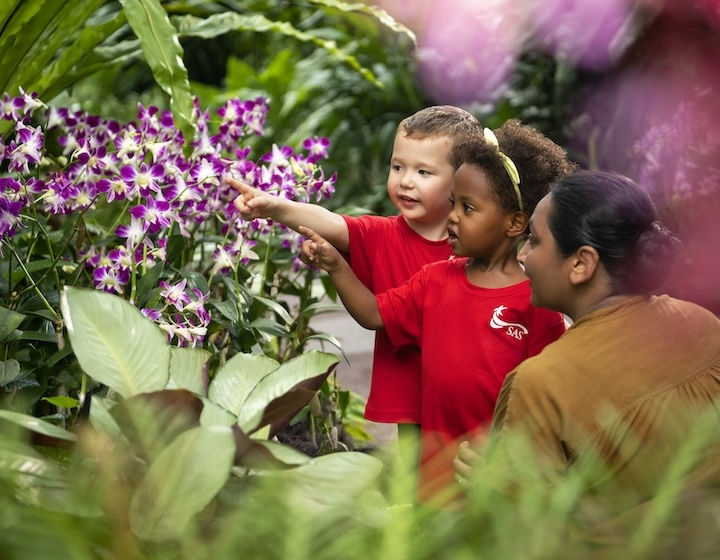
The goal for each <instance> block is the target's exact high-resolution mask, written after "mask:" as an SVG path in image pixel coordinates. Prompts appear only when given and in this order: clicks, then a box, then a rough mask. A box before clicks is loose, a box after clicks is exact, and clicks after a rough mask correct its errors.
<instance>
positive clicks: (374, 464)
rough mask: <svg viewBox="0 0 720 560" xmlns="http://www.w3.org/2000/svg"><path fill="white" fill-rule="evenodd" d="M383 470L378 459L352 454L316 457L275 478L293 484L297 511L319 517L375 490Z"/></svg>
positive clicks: (349, 506)
mask: <svg viewBox="0 0 720 560" xmlns="http://www.w3.org/2000/svg"><path fill="white" fill-rule="evenodd" d="M381 471H382V462H381V461H380V460H379V459H378V458H376V457H373V456H371V455H368V454H366V453H359V452H354V451H350V452H347V453H331V454H330V455H323V456H320V457H316V458H315V459H313V460H312V461H310V462H309V463H307V464H304V465H300V466H299V467H297V468H295V469H291V470H288V471H280V472H277V473H273V474H272V476H273V477H280V478H281V479H284V480H286V481H289V482H290V484H288V490H289V492H290V503H291V504H293V505H294V506H295V507H296V508H297V509H298V511H300V512H303V513H304V514H307V513H310V514H320V513H329V512H334V511H338V510H347V509H348V508H351V507H352V506H353V505H354V504H355V502H356V501H357V499H358V497H359V496H360V495H361V494H362V493H363V492H365V491H367V490H370V489H371V488H372V483H373V481H374V480H375V479H376V478H377V476H378V474H380V472H381ZM318 488H322V492H318Z"/></svg>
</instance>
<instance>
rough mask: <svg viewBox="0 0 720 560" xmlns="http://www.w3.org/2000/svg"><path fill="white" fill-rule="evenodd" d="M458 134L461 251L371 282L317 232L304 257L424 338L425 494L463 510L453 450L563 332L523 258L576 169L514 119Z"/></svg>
mask: <svg viewBox="0 0 720 560" xmlns="http://www.w3.org/2000/svg"><path fill="white" fill-rule="evenodd" d="M488 133H489V134H488V136H487V138H489V139H490V140H492V141H493V142H489V141H485V140H483V138H482V137H480V136H478V137H476V138H475V139H474V140H471V141H468V142H463V143H460V144H459V145H458V146H457V147H456V150H455V153H454V158H455V159H454V161H455V162H456V163H455V164H456V165H457V166H458V170H457V172H456V173H455V177H454V181H453V195H452V211H451V213H450V215H449V218H448V234H449V239H448V243H449V244H450V246H451V247H452V249H453V253H454V254H455V255H456V256H457V257H458V258H455V259H452V260H446V261H443V262H435V263H431V264H428V265H426V266H425V267H423V269H422V270H421V271H420V272H419V273H418V274H416V275H415V276H413V277H412V278H411V279H410V280H409V281H408V282H406V283H405V284H403V285H402V286H400V287H399V288H395V289H392V290H388V291H387V292H385V293H383V294H379V295H374V294H372V293H370V292H369V291H368V290H367V289H366V288H365V287H364V286H363V285H362V284H361V283H360V282H359V280H358V279H357V278H356V277H355V275H354V274H353V271H352V270H351V269H350V267H349V266H348V265H347V263H346V262H345V261H344V260H343V258H342V256H341V255H340V254H339V253H338V252H337V251H334V250H333V249H332V247H331V246H330V245H329V244H328V243H325V240H324V239H322V237H321V236H319V235H318V234H317V233H315V232H313V231H311V230H309V229H306V228H304V227H301V228H299V229H300V232H301V233H302V234H304V235H306V236H307V237H308V238H309V240H308V241H305V242H304V243H303V246H302V258H303V260H304V261H305V262H309V263H311V264H314V265H316V266H320V267H321V268H323V269H324V270H326V271H327V272H328V273H329V274H330V278H331V280H332V281H333V283H334V284H335V287H336V288H337V290H338V294H339V295H340V298H341V299H342V301H343V303H344V305H345V307H346V308H347V309H348V311H349V312H350V314H351V315H352V316H353V317H354V318H355V319H356V320H357V321H358V323H360V325H362V326H363V327H365V328H368V329H382V328H384V329H385V331H386V332H387V334H388V336H389V338H390V341H391V343H392V344H393V346H394V347H396V348H403V347H408V346H410V347H414V348H418V349H421V350H422V352H421V357H422V364H421V366H422V367H421V370H422V407H421V418H420V427H421V440H420V473H419V474H420V477H419V487H418V493H417V501H418V503H420V504H422V505H427V506H431V507H439V508H443V509H457V508H458V507H459V506H460V503H459V499H460V497H461V496H460V493H459V492H458V488H457V487H456V486H455V483H454V479H453V468H452V460H453V458H454V455H455V451H456V449H457V445H458V443H459V442H460V441H461V440H464V439H468V438H473V437H476V436H477V435H478V434H479V433H481V432H482V431H483V430H484V429H485V427H486V424H487V423H488V422H489V421H490V419H491V417H492V413H493V409H494V407H495V401H496V399H497V396H498V393H499V391H500V387H501V385H502V382H503V379H504V378H505V375H506V374H507V373H508V372H510V371H511V370H512V369H513V368H514V367H515V366H517V365H518V364H519V363H520V362H522V361H523V360H525V359H526V358H529V357H530V356H533V355H535V354H537V353H539V352H540V350H542V348H543V347H544V346H545V345H547V344H549V343H550V342H553V341H554V340H556V339H557V338H558V337H559V336H560V335H561V334H562V333H563V332H564V330H565V324H564V320H563V316H562V315H561V314H559V313H556V312H552V311H549V310H546V309H540V308H535V307H533V306H532V305H531V303H530V285H529V281H528V280H527V278H526V276H525V274H524V273H523V270H522V268H521V267H520V265H519V264H518V262H517V259H516V255H517V249H518V244H519V242H520V240H521V239H522V238H523V235H524V233H525V230H526V228H527V223H528V216H529V214H530V213H532V211H533V209H534V208H535V205H536V204H537V203H538V201H539V200H540V199H541V198H542V197H543V196H544V195H545V194H546V193H547V191H548V189H549V187H550V185H551V184H552V183H553V182H555V180H557V179H559V178H560V177H562V176H564V175H566V174H567V173H569V172H570V171H572V170H573V168H574V166H573V164H571V163H570V162H569V161H568V159H567V155H566V154H565V152H564V150H562V149H561V148H560V147H559V146H557V145H556V144H555V143H553V142H552V141H551V140H549V139H548V138H546V137H545V136H543V135H542V134H540V133H539V132H537V131H535V130H534V129H532V128H531V127H528V126H524V125H522V124H520V123H519V122H518V121H516V120H512V121H508V122H507V123H505V125H503V126H502V127H501V128H500V129H499V130H498V131H497V139H498V140H499V147H498V144H497V143H495V142H494V141H495V140H496V139H495V137H494V135H493V134H492V133H490V132H489V131H488Z"/></svg>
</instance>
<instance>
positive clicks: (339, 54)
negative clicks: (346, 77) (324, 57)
mask: <svg viewBox="0 0 720 560" xmlns="http://www.w3.org/2000/svg"><path fill="white" fill-rule="evenodd" d="M173 22H174V23H175V24H176V25H177V28H178V32H179V33H180V35H181V36H183V37H203V38H206V39H207V38H211V37H217V36H218V35H222V34H225V33H228V32H230V31H252V32H255V33H279V34H281V35H286V36H288V37H292V38H294V39H297V40H298V41H302V42H309V43H313V44H315V45H317V46H319V47H321V48H323V49H325V50H326V51H327V52H328V53H330V55H331V56H332V57H333V58H335V59H336V60H338V61H340V62H343V63H345V64H347V65H349V66H350V67H351V68H352V69H353V70H355V71H356V72H358V73H359V74H360V75H361V76H363V77H364V78H365V79H366V80H367V81H369V82H371V83H373V84H375V85H376V86H378V87H382V84H381V83H380V82H379V81H378V79H377V78H376V77H375V74H373V73H372V71H370V70H368V69H367V68H365V67H363V66H362V65H361V64H360V63H359V62H358V60H357V58H355V57H354V56H352V55H349V54H347V53H345V52H344V51H343V50H341V49H340V48H338V46H337V44H336V43H335V42H334V41H327V40H325V39H322V38H320V37H318V36H317V35H313V34H312V33H306V32H304V31H300V30H299V29H297V28H296V27H293V25H292V24H290V23H288V22H286V21H272V20H270V19H268V18H266V17H265V16H263V15H261V14H252V15H245V14H238V13H235V12H229V11H228V12H223V13H220V14H213V15H211V16H209V17H206V18H204V19H200V18H197V17H195V16H181V17H175V18H173Z"/></svg>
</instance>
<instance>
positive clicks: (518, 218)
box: [506, 212, 529, 237]
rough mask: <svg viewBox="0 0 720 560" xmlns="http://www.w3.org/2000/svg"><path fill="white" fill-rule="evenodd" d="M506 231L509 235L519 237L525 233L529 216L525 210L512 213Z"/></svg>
mask: <svg viewBox="0 0 720 560" xmlns="http://www.w3.org/2000/svg"><path fill="white" fill-rule="evenodd" d="M509 218H510V219H509V220H508V225H507V229H506V233H507V236H508V237H517V236H518V235H522V234H523V233H525V231H526V230H527V227H528V221H529V220H528V217H527V214H525V212H515V213H514V214H510V216H509Z"/></svg>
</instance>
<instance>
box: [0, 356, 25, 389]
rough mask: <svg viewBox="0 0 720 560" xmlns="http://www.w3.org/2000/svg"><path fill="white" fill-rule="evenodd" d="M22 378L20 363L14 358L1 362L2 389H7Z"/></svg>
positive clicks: (0, 384) (0, 378) (0, 377)
mask: <svg viewBox="0 0 720 560" xmlns="http://www.w3.org/2000/svg"><path fill="white" fill-rule="evenodd" d="M20 377H21V374H20V362H18V361H17V360H13V359H12V358H11V359H9V360H5V361H4V362H0V387H5V385H9V384H10V383H12V382H13V381H15V380H16V379H19V378H20Z"/></svg>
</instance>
